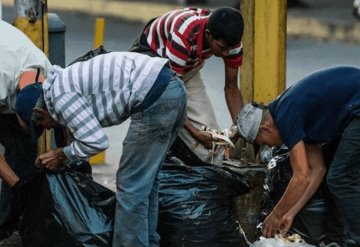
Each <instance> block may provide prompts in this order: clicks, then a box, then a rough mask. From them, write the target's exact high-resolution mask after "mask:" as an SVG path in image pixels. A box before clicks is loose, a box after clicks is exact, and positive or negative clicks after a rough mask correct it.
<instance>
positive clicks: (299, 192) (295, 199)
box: [273, 176, 310, 217]
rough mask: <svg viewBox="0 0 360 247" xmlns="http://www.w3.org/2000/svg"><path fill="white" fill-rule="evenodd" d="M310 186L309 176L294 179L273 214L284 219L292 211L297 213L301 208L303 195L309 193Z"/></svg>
mask: <svg viewBox="0 0 360 247" xmlns="http://www.w3.org/2000/svg"><path fill="white" fill-rule="evenodd" d="M309 185H310V179H309V177H307V176H296V177H292V178H291V180H290V182H289V184H288V186H287V189H286V191H285V193H284V194H283V196H282V197H281V199H280V201H279V202H278V204H277V205H276V206H275V207H274V209H273V213H274V214H276V215H278V216H279V217H283V216H284V215H285V214H286V213H288V212H289V211H290V210H291V212H292V213H295V212H296V210H295V209H297V207H300V206H301V205H300V203H299V201H300V200H301V198H302V196H303V194H305V192H306V191H307V189H308V186H309ZM300 209H301V208H300ZM297 212H298V211H297ZM297 212H296V213H297Z"/></svg>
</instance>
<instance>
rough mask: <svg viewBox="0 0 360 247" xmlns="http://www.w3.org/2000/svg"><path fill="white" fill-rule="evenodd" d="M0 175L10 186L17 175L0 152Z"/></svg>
mask: <svg viewBox="0 0 360 247" xmlns="http://www.w3.org/2000/svg"><path fill="white" fill-rule="evenodd" d="M0 177H1V178H2V179H3V180H4V181H5V183H7V184H8V185H9V186H10V187H12V186H14V185H15V184H16V183H17V181H19V177H18V176H17V175H16V174H15V172H14V171H13V170H12V169H11V168H10V166H9V165H8V163H7V162H6V161H5V158H4V156H2V155H1V154H0Z"/></svg>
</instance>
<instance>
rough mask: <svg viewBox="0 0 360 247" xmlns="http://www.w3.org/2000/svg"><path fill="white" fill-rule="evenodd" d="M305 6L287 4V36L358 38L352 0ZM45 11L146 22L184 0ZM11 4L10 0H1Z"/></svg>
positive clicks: (60, 6)
mask: <svg viewBox="0 0 360 247" xmlns="http://www.w3.org/2000/svg"><path fill="white" fill-rule="evenodd" d="M300 1H301V2H302V3H303V5H305V7H304V6H303V7H298V8H288V12H287V14H288V18H287V33H288V36H289V37H310V38H317V39H321V40H324V41H338V42H353V43H357V42H360V20H359V19H356V18H355V17H354V16H353V15H352V8H353V6H352V5H353V0H342V1H339V0H317V1H311V0H300ZM47 2H48V10H49V12H56V11H58V10H61V11H73V12H80V13H85V14H90V15H94V16H104V17H115V18H122V19H124V20H126V21H137V22H144V23H145V22H147V21H148V20H150V19H151V18H153V17H155V16H159V15H161V14H163V13H165V12H167V11H170V10H173V9H177V8H182V7H184V6H185V5H184V4H182V3H183V2H185V1H184V0H157V1H154V0H137V1H134V0H76V1H74V0H50V1H47ZM197 2H206V3H202V4H199V5H196V6H200V7H204V8H210V9H214V8H217V7H219V6H232V7H237V6H239V2H240V1H239V0H221V1H219V0H207V1H204V0H203V1H197ZM2 3H3V5H4V6H13V4H14V0H2Z"/></svg>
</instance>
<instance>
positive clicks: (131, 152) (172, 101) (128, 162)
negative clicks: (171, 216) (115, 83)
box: [113, 78, 186, 247]
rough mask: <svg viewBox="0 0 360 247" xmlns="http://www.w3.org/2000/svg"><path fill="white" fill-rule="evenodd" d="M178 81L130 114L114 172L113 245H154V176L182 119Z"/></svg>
mask: <svg viewBox="0 0 360 247" xmlns="http://www.w3.org/2000/svg"><path fill="white" fill-rule="evenodd" d="M185 109H186V93H185V89H184V86H183V82H182V81H181V80H180V79H177V78H173V79H171V81H170V83H169V85H168V86H167V88H166V89H165V91H164V92H163V93H162V95H161V96H160V98H158V99H157V100H156V101H155V102H154V103H153V104H152V105H150V106H149V107H148V108H147V109H145V110H143V111H140V112H137V113H134V114H132V115H131V123H130V127H129V130H128V133H127V135H126V137H125V140H124V142H123V155H122V157H121V159H120V164H119V169H118V171H117V177H116V185H117V193H116V213H115V227H114V237H113V246H114V247H118V246H128V247H137V246H158V245H159V239H160V237H159V235H158V234H157V232H156V227H157V219H158V187H159V179H158V173H159V170H160V168H161V165H162V163H163V161H164V158H165V155H166V153H167V151H168V149H169V147H170V145H171V144H172V143H173V141H174V140H175V137H176V136H177V132H178V130H179V128H180V127H182V125H183V123H184V121H185V117H186V114H185V112H186V110H185Z"/></svg>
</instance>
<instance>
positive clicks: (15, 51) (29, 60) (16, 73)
mask: <svg viewBox="0 0 360 247" xmlns="http://www.w3.org/2000/svg"><path fill="white" fill-rule="evenodd" d="M0 33H1V39H0V113H13V112H14V106H15V93H16V90H17V87H18V82H19V79H20V76H21V74H22V73H23V72H25V71H27V70H29V69H34V70H36V69H37V68H40V71H41V72H42V73H43V74H44V75H46V73H47V72H49V71H50V68H51V64H50V62H49V60H48V59H47V57H46V55H45V54H44V53H43V52H42V51H41V50H40V49H38V48H37V47H36V46H35V45H34V44H33V43H32V42H31V40H30V39H29V38H28V37H27V36H26V35H25V34H23V33H22V32H21V31H20V30H18V29H17V28H16V27H14V26H12V25H10V24H9V23H7V22H5V21H2V20H0ZM34 79H35V78H34Z"/></svg>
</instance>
